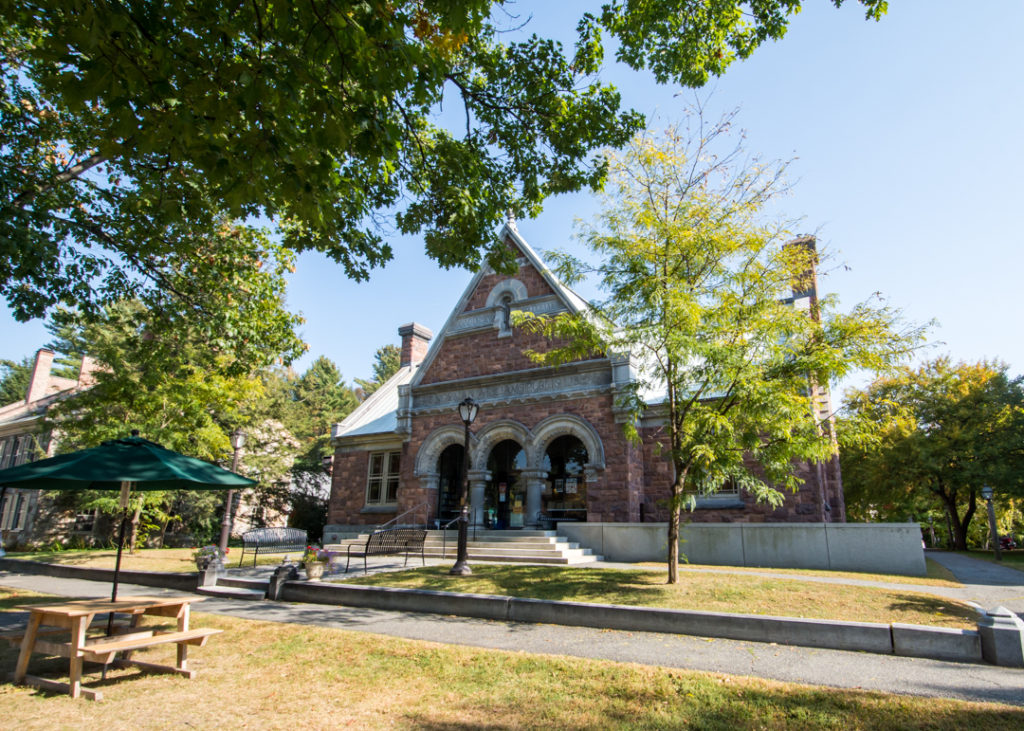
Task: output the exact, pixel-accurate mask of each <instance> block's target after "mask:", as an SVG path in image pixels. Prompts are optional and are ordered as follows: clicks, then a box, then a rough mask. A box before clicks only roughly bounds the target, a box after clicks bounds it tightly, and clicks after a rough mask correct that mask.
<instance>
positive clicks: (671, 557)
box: [668, 486, 680, 584]
mask: <svg viewBox="0 0 1024 731" xmlns="http://www.w3.org/2000/svg"><path fill="white" fill-rule="evenodd" d="M672 492H673V493H675V486H673V487H672ZM679 510H680V506H679V500H678V499H677V496H676V495H674V494H673V496H672V510H671V511H669V516H668V583H670V584H678V583H679Z"/></svg>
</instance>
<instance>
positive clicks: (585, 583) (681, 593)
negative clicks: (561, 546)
mask: <svg viewBox="0 0 1024 731" xmlns="http://www.w3.org/2000/svg"><path fill="white" fill-rule="evenodd" d="M448 570H449V567H448V566H447V565H446V566H428V567H426V568H419V569H412V570H407V571H396V572H388V573H381V574H375V575H371V576H368V577H360V576H356V577H354V578H349V579H347V580H344V581H346V582H347V583H354V584H364V585H372V586H393V587H406V588H415V589H433V590H437V591H453V592H463V593H473V594H495V595H502V596H514V597H523V598H532V599H555V600H561V601H574V602H593V603H600V604H624V605H627V606H648V607H665V608H670V609H694V610H706V611H713V612H738V613H741V614H769V615H779V616H790V617H812V618H817V619H842V620H849V621H857V622H881V623H889V622H905V623H909V624H925V625H938V626H944V627H964V628H969V627H974V626H975V625H976V623H977V617H978V615H977V612H975V611H974V610H973V609H972V608H970V607H969V606H967V605H966V604H963V603H960V602H956V601H953V600H950V599H944V598H941V597H935V596H930V595H928V594H923V593H920V592H914V591H895V590H890V589H878V588H874V587H864V586H853V585H844V584H830V583H829V584H826V583H820V582H809V581H800V580H798V579H791V578H781V577H780V578H774V577H772V578H769V577H764V576H756V575H749V576H747V575H744V574H714V573H703V572H681V573H680V581H679V583H678V584H676V585H675V586H669V585H667V584H666V583H665V581H666V578H667V575H666V573H665V572H662V571H653V570H620V569H594V568H566V567H555V566H496V565H476V566H473V574H472V576H467V577H458V576H451V575H449V573H448Z"/></svg>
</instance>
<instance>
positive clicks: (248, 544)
mask: <svg viewBox="0 0 1024 731" xmlns="http://www.w3.org/2000/svg"><path fill="white" fill-rule="evenodd" d="M305 550H306V531H304V530H301V529H299V528H256V529H255V530H251V531H247V532H245V533H243V534H242V556H241V557H240V558H239V559H238V565H239V567H241V565H242V560H243V559H244V558H245V552H246V551H252V552H253V557H252V565H253V566H255V565H256V559H257V558H259V556H260V554H261V553H295V552H302V551H305Z"/></svg>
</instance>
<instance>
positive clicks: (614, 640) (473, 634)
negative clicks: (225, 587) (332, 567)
mask: <svg viewBox="0 0 1024 731" xmlns="http://www.w3.org/2000/svg"><path fill="white" fill-rule="evenodd" d="M257 571H258V570H257ZM800 578H804V577H802V576H801V577H800ZM0 586H8V587H20V588H25V589H32V590H34V591H40V592H46V593H50V594H58V595H62V596H75V597H102V596H109V595H110V585H109V584H108V583H104V582H92V581H80V580H77V579H58V578H54V577H49V576H36V575H27V574H15V573H12V572H7V571H0ZM915 586H916V585H915ZM122 591H123V594H125V595H129V594H149V595H152V594H173V593H175V592H173V591H171V590H166V589H163V590H162V589H154V588H152V587H143V586H132V585H124V586H123V589H122ZM196 610H197V611H202V612H212V613H217V614H226V615H231V616H234V617H239V618H243V619H257V620H264V621H271V622H289V623H299V624H315V625H321V626H324V627H334V628H339V629H345V630H350V631H356V632H371V633H375V634H384V635H391V636H394V637H405V638H409V639H417V640H428V641H433V642H442V643H447V644H457V645H469V646H475V647H486V648H493V649H501V650H511V651H521V652H529V653H542V654H551V655H567V656H572V657H583V658H595V659H605V660H615V661H620V662H634V663H640V664H645V665H655V666H661V667H672V668H681V669H688V670H699V671H712V672H721V673H729V674H732V675H748V676H754V677H761V678H770V679H774V680H781V681H790V682H798V683H807V684H812V685H823V686H833V687H840V688H859V689H867V690H878V691H884V692H889V693H900V694H907V695H919V696H928V697H943V698H959V699H963V700H972V701H997V702H1002V703H1010V704H1014V705H1018V706H1022V707H1024V670H1018V669H1013V668H997V667H993V666H990V665H981V664H978V665H974V664H963V663H949V662H942V661H938V660H922V659H916V658H905V657H895V656H891V655H874V654H870V653H859V652H844V651H840V650H819V649H811V648H803V647H789V646H782V645H773V644H764V643H757V642H739V641H734V640H720V639H707V638H700V637H688V636H684V635H672V634H660V633H654V632H621V631H615V630H597V629H590V628H583V627H563V626H555V625H534V624H518V623H513V622H493V621H487V620H477V619H466V618H461V617H452V616H440V615H433V614H414V613H409V612H387V611H380V610H370V609H356V608H349V607H331V606H324V605H312V604H288V603H283V602H252V601H249V602H246V601H238V600H224V599H212V598H210V599H207V600H206V601H204V602H203V603H202V605H199V606H197V607H196ZM24 616H25V615H21V616H19V615H18V614H17V613H4V614H0V623H5V624H13V623H15V622H17V621H24ZM211 647H212V645H211Z"/></svg>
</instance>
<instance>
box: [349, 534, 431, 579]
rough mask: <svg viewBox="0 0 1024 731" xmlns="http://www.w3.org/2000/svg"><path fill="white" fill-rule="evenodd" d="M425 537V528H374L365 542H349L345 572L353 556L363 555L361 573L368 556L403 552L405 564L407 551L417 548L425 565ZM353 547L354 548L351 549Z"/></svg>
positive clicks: (364, 570) (391, 554) (407, 562)
mask: <svg viewBox="0 0 1024 731" xmlns="http://www.w3.org/2000/svg"><path fill="white" fill-rule="evenodd" d="M426 539H427V529H426V528H383V529H381V530H375V531H373V533H371V534H370V535H369V537H367V539H366V544H365V545H362V546H360V545H359V544H357V543H355V544H353V543H350V544H349V545H348V552H347V559H346V561H345V573H346V574H347V573H348V568H349V564H350V563H351V562H352V557H353V556H362V557H363V573H364V574H365V573H367V570H368V567H367V563H366V561H367V557H368V556H395V555H398V554H400V553H404V554H405V565H406V566H408V565H409V553H410V552H411V551H415V550H417V549H418V550H419V552H420V559H421V560H422V561H423V565H424V566H426V565H427V559H426V556H425V555H424V550H423V543H424V541H426ZM353 549H354V550H353Z"/></svg>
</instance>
